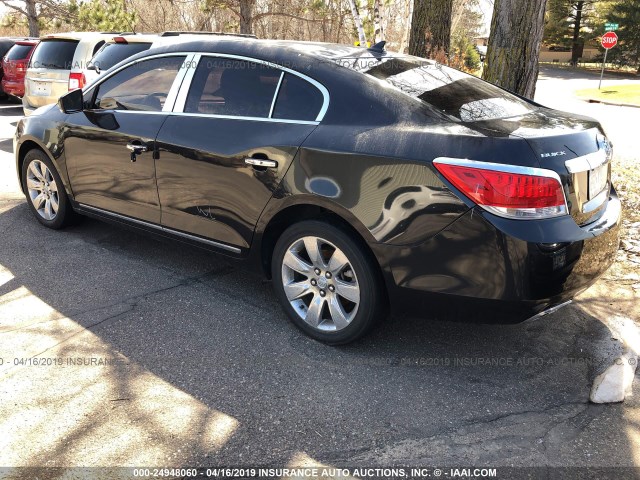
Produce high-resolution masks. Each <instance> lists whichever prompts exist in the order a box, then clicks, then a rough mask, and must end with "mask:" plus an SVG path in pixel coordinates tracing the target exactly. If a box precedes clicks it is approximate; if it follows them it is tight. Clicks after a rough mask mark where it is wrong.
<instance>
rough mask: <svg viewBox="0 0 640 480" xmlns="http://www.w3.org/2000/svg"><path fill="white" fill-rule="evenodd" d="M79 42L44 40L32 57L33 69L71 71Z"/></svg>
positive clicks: (31, 64) (31, 65)
mask: <svg viewBox="0 0 640 480" xmlns="http://www.w3.org/2000/svg"><path fill="white" fill-rule="evenodd" d="M77 46H78V41H77V40H58V39H55V40H42V41H41V42H40V43H39V44H38V46H37V47H36V51H35V52H33V56H32V57H31V63H30V65H29V66H30V67H31V68H50V69H54V70H71V67H72V66H73V55H74V54H75V53H76V47H77Z"/></svg>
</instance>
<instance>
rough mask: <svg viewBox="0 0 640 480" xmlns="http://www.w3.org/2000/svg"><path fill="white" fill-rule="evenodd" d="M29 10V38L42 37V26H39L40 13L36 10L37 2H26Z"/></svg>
mask: <svg viewBox="0 0 640 480" xmlns="http://www.w3.org/2000/svg"><path fill="white" fill-rule="evenodd" d="M24 3H25V6H26V10H27V23H28V24H29V36H30V37H39V36H40V25H38V11H37V10H36V2H35V0H25V2H24Z"/></svg>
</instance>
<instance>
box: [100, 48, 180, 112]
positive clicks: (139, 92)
mask: <svg viewBox="0 0 640 480" xmlns="http://www.w3.org/2000/svg"><path fill="white" fill-rule="evenodd" d="M184 59H185V57H184V56H181V57H161V58H153V59H151V60H144V61H140V62H136V63H134V64H133V65H131V66H129V67H127V68H125V69H124V70H120V71H119V72H118V73H116V74H114V75H112V76H111V77H109V78H108V79H107V80H105V81H104V82H102V83H101V84H100V85H98V89H97V92H96V96H95V100H94V106H95V108H98V109H103V110H129V111H146V112H160V111H162V108H163V107H164V103H165V101H166V100H167V96H168V95H169V90H170V89H171V85H173V80H174V79H175V77H176V74H177V73H178V70H180V67H181V66H182V64H183V62H184Z"/></svg>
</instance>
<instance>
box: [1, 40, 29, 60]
mask: <svg viewBox="0 0 640 480" xmlns="http://www.w3.org/2000/svg"><path fill="white" fill-rule="evenodd" d="M32 48H33V45H21V44H19V43H16V44H15V45H14V46H13V47H11V50H9V51H8V52H7V56H6V59H7V60H23V59H25V58H27V57H28V56H29V52H30V51H31V49H32Z"/></svg>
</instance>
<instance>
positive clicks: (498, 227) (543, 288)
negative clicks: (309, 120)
mask: <svg viewBox="0 0 640 480" xmlns="http://www.w3.org/2000/svg"><path fill="white" fill-rule="evenodd" d="M620 219H621V206H620V201H619V199H618V197H617V195H616V192H615V190H613V189H612V190H611V193H610V198H609V202H608V205H607V208H606V210H605V211H604V212H603V214H602V216H601V217H600V218H599V219H598V220H597V221H596V222H593V223H591V224H589V225H585V226H582V227H580V226H578V225H577V224H576V223H575V221H574V220H573V218H572V217H570V216H563V217H557V218H553V219H548V220H533V221H529V220H509V219H504V218H501V217H496V216H495V215H492V214H490V213H487V212H485V211H483V210H481V209H479V208H474V209H471V210H470V211H469V212H467V213H466V214H464V215H462V216H461V217H460V218H459V219H457V220H456V221H455V222H453V223H452V224H451V225H449V226H448V227H447V228H445V229H444V230H443V231H441V232H440V233H439V234H438V235H436V236H435V237H433V238H432V239H430V240H428V241H426V242H424V243H422V244H419V245H414V246H406V247H404V246H403V247H397V246H388V245H387V246H381V245H377V246H376V247H374V250H375V251H376V254H377V255H378V258H379V259H380V260H381V263H383V265H384V266H385V270H386V272H387V276H388V277H389V278H388V279H389V281H388V283H390V285H389V287H390V288H389V290H390V300H391V303H392V307H393V308H394V310H396V311H398V310H400V311H409V312H410V313H414V314H415V313H417V314H420V315H421V316H432V315H436V316H442V317H444V318H450V317H460V319H462V320H480V321H486V322H492V323H493V322H499V323H505V322H518V321H522V320H525V319H527V318H529V317H531V316H533V315H536V314H538V313H540V312H542V311H544V310H546V309H548V308H550V307H553V306H556V305H560V304H562V303H564V302H567V301H568V300H571V299H572V298H573V297H575V296H576V295H578V294H579V293H580V292H582V291H584V290H586V289H587V288H588V287H589V286H591V285H592V284H593V283H594V282H595V281H596V280H597V279H598V278H599V277H600V276H601V275H602V274H603V273H604V272H605V271H606V270H607V269H608V268H609V267H610V266H611V264H612V263H613V261H614V259H615V255H616V252H617V250H618V245H619V241H620V238H619V235H620ZM454 310H455V311H454ZM458 312H459V313H458ZM450 314H451V315H450Z"/></svg>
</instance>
